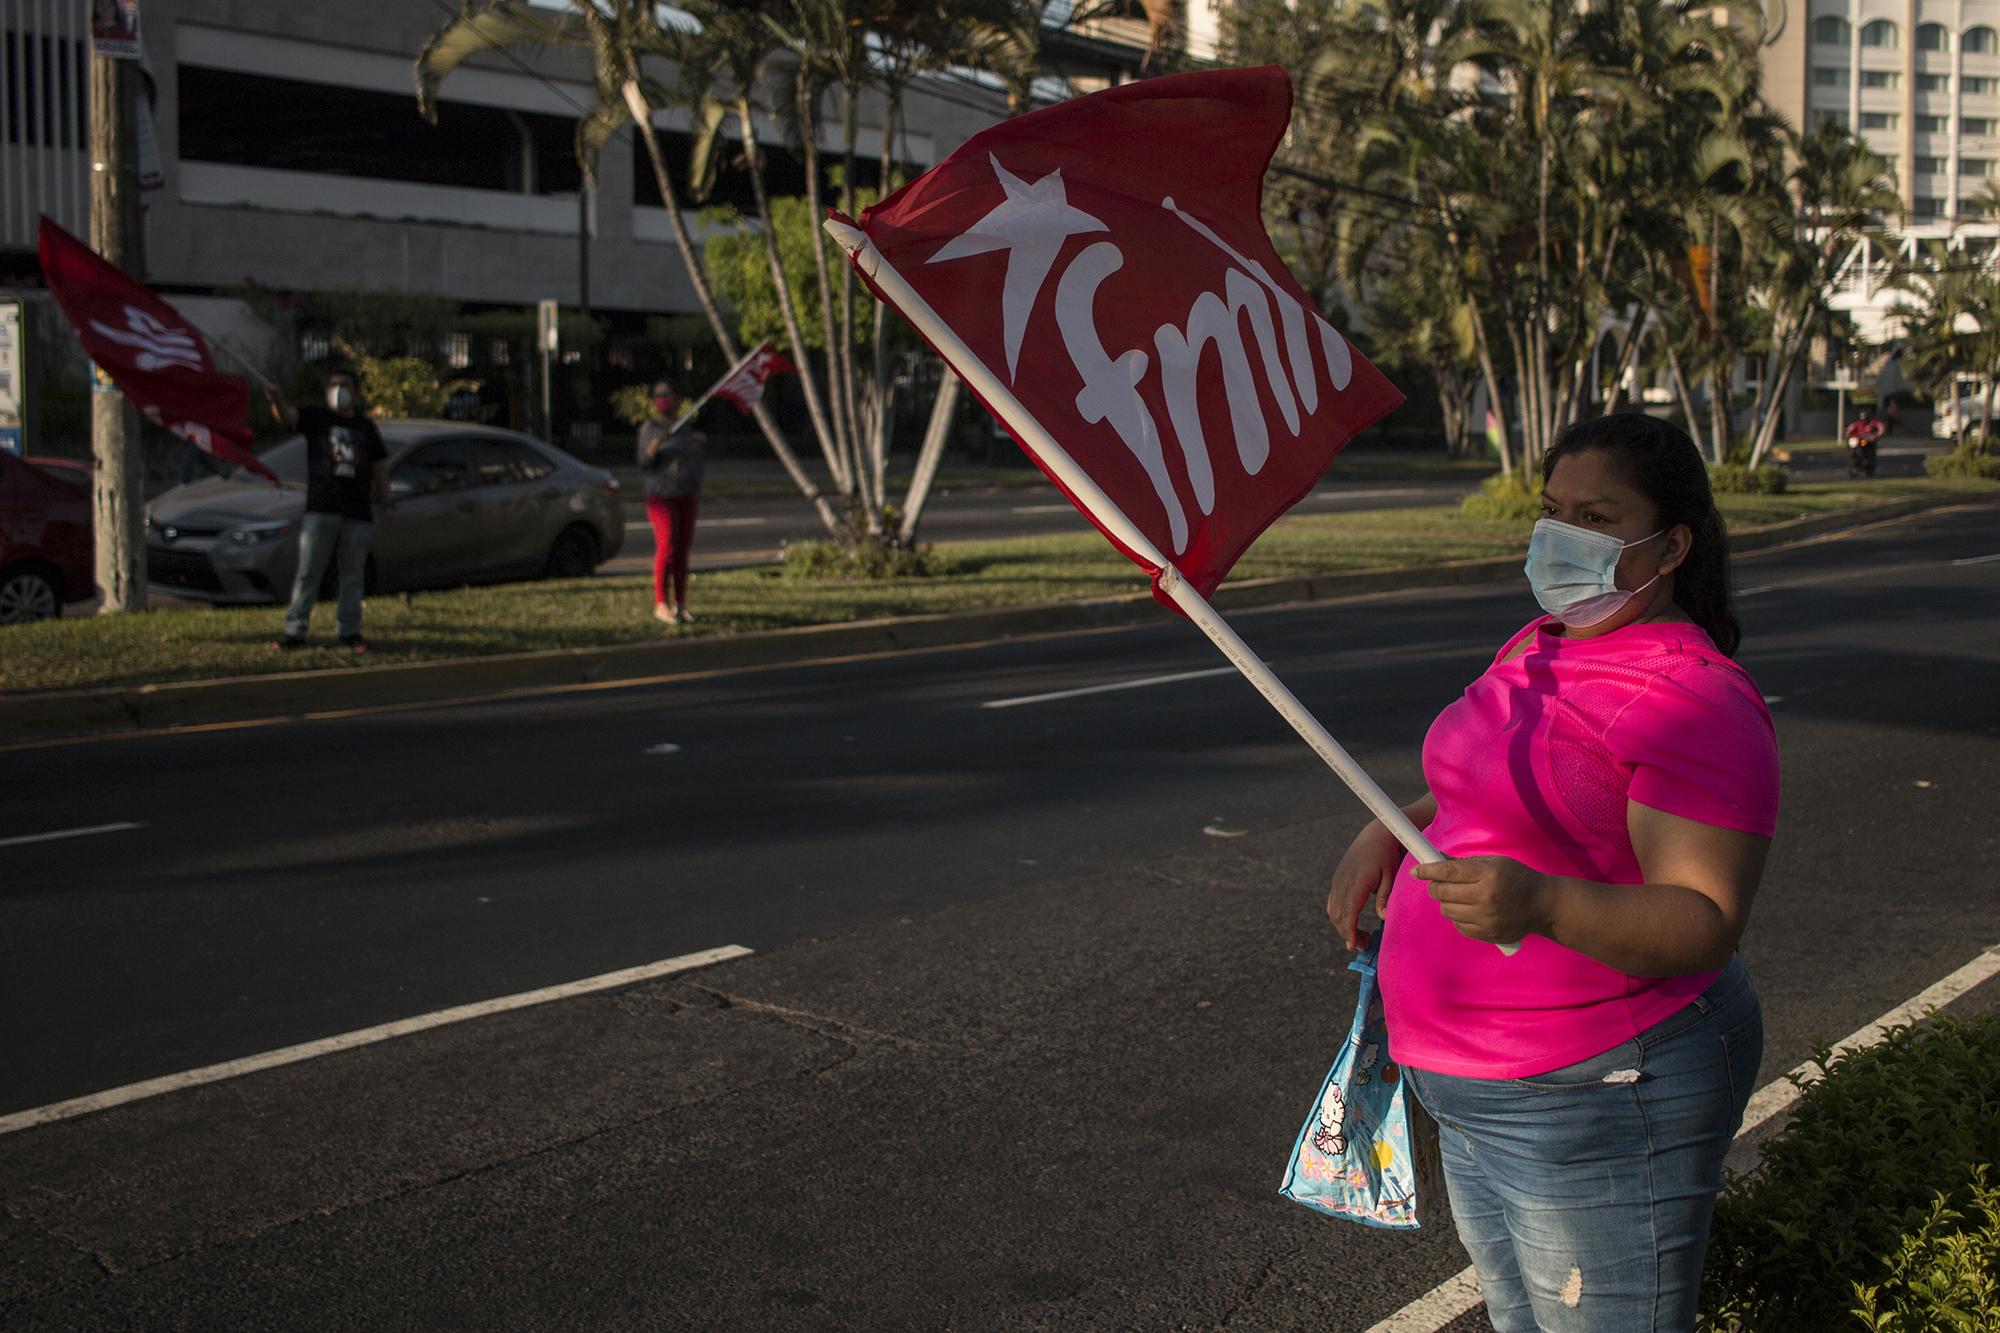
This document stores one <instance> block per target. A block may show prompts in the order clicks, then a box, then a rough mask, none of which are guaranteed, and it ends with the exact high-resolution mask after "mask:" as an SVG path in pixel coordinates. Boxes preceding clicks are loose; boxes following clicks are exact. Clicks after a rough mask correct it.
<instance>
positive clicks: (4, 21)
mask: <svg viewBox="0 0 2000 1333" xmlns="http://www.w3.org/2000/svg"><path fill="white" fill-rule="evenodd" d="M548 7H549V8H550V9H551V11H552V12H556V11H559V10H560V9H561V8H562V6H561V5H559V4H553V3H551V4H549V5H548ZM89 8H90V6H89V3H88V0H0V287H5V286H7V285H9V284H10V283H12V284H16V285H18V286H19V287H20V288H21V289H23V290H24V291H28V292H30V294H32V289H33V288H34V287H35V286H36V285H37V283H38V276H37V275H38V270H37V266H36V262H35V257H34V248H35V235H36V229H37V226H38V222H39V219H40V217H41V216H42V215H43V214H47V215H48V216H49V217H51V218H53V219H54V220H56V221H57V222H59V223H61V224H62V225H64V226H66V227H68V228H70V229H71V230H72V231H75V232H77V233H79V234H87V233H88V209H89V186H88V181H89V163H88V161H87V154H86V144H87V141H88V128H87V123H88V116H87V82H88V81H87V61H88V30H87V24H88V11H89ZM457 12H458V6H457V5H456V4H455V3H452V2H451V0H341V3H339V4H335V5H300V4H292V3H287V2H286V0H145V4H144V6H143V9H142V17H143V28H142V34H141V35H142V38H143V42H144V46H145V50H146V54H147V57H148V59H147V64H148V66H149V67H150V75H151V82H152V90H153V98H152V104H151V105H152V112H151V117H150V129H151V132H152V137H153V139H154V140H155V141H156V143H157V150H156V153H155V154H154V156H155V158H156V160H157V162H158V164H159V168H160V180H159V183H158V188H156V189H152V190H149V191H148V192H147V193H146V194H145V196H144V215H145V220H144V238H143V254H144V274H143V276H144V277H145V279H146V281H148V282H149V283H150V284H152V285H153V286H155V287H156V288H158V289H160V290H161V291H162V292H163V293H164V294H166V295H167V296H168V297H169V299H171V300H173V301H174V302H175V303H176V304H178V305H180V306H181V307H182V308H183V309H185V310H187V311H188V312H189V313H190V315H192V316H194V317H195V318H197V319H198V320H199V321H200V322H202V323H203V324H204V325H205V326H207V327H209V328H210V330H211V331H212V332H215V333H218V334H220V335H221V336H223V337H224V338H227V339H230V340H231V341H244V342H253V341H255V340H256V338H257V337H258V334H259V326H258V323H257V321H256V320H255V319H254V318H253V317H252V316H251V314H250V312H249V309H248V308H247V307H246V306H245V305H244V303H243V302H241V301H239V300H236V299H235V295H234V294H237V293H240V292H242V291H243V290H244V289H246V288H249V287H257V288H262V289H265V290H267V291H271V292H275V293H298V292H319V291H326V290H329V289H342V290H351V289H363V290H382V291H394V292H404V293H437V294H441V295H444V296H447V297H450V298H452V299H455V300H457V301H460V302H464V303H466V304H468V305H470V306H474V307H516V308H518V307H524V306H532V305H533V304H534V303H535V302H536V301H538V300H541V299H544V298H548V299H554V300H556V301H558V302H559V303H560V304H561V305H562V306H564V307H569V308H575V307H578V306H581V305H588V307H589V308H590V309H591V310H592V311H593V312H594V313H596V314H598V315H599V316H602V317H608V318H609V319H610V320H611V321H612V322H613V325H614V328H616V327H617V326H618V325H619V324H621V323H622V324H623V325H624V326H625V327H626V328H627V329H642V328H643V327H644V319H645V317H646V316H648V315H653V314H673V313H681V312H688V311H692V310H694V309H695V308H696V304H695V300H694V295H693V291H692V289H691V287H690V284H689V282H688V279H687V275H686V273H685V271H684V269H683V267H682V264H681V262H680V259H679V257H678V255H677V253H676V251H675V248H674V246H673V244H672V240H671V233H670V230H669V225H668V215H667V212H666V207H667V206H666V203H665V201H663V200H662V199H661V197H660V192H659V189H658V187H657V185H656V184H655V179H654V175H653V173H652V170H651V168H650V166H649V165H648V163H647V159H646V158H645V155H644V152H643V149H642V147H641V144H640V141H639V136H638V135H637V134H636V133H634V132H633V131H632V130H631V128H630V127H627V128H626V129H624V130H622V131H620V133H619V134H618V135H617V136H616V137H615V138H614V139H613V140H612V141H611V142H610V143H609V144H608V145H607V147H606V148H605V151H604V153H603V157H602V161H601V164H600V167H599V173H598V177H597V180H596V182H595V185H594V188H586V187H585V184H584V181H583V179H582V173H581V171H580V170H579V168H578V165H577V162H576V160H575V157H574V154H573V151H572V143H573V132H574V127H575V124H576V121H577V118H578V116H579V115H580V114H581V113H583V112H584V111H585V110H587V109H588V108H589V107H590V106H591V104H592V102H593V100H594V97H595V93H594V90H593V87H592V84H591V80H590V69H589V66H588V63H587V60H586V57H585V56H584V55H583V54H582V53H581V52H579V51H573V50H568V49H564V48H554V47H529V48H523V49H520V50H517V51H509V52H505V53H496V54H492V55H488V56H482V57H479V58H476V59H474V60H473V61H472V62H470V63H469V64H468V65H467V66H465V67H464V68H461V69H460V70H458V71H457V72H455V73H453V74H452V75H451V76H450V78H449V79H447V80H446V82H445V84H444V86H443V89H442V96H441V99H440V107H439V115H438V119H437V123H436V124H435V125H432V124H428V123H426V122H425V121H424V120H423V119H422V118H421V117H420V116H419V115H418V113H417V103H416V98H415V95H414V84H413V67H414V60H415V57H416V54H417V52H418V51H419V50H420V49H421V48H422V46H423V44H424V42H425V40H426V39H427V38H428V37H429V36H430V35H431V33H432V32H433V31H434V30H436V29H437V28H438V27H440V26H442V25H443V24H446V23H448V22H450V21H451V20H452V18H454V17H455V15H456V14H457ZM658 73H659V74H660V76H661V77H662V78H664V79H671V77H672V72H671V70H669V69H665V68H662V69H660V70H659V71H658ZM1004 113H1005V102H1004V99H1003V98H1002V97H1001V96H1000V95H999V93H998V92H997V91H995V90H994V89H991V88H988V87H984V86H981V85H980V84H978V83H977V82H973V81H968V80H965V79H960V78H943V79H935V80H927V81H922V82H920V83H919V84H918V85H916V86H915V87H913V88H912V89H911V90H910V92H909V94H908V100H907V104H906V110H905V123H904V124H903V125H902V126H900V127H899V133H898V134H897V136H896V144H895V148H896V156H897V158H898V159H899V160H901V161H902V162H904V163H905V164H907V165H908V166H910V167H914V168H919V169H920V168H923V167H926V166H929V165H930V164H931V163H933V162H935V161H936V160H937V159H938V158H939V157H940V156H942V155H943V154H945V153H948V152H949V151H950V150H951V149H953V148H955V147H957V146H958V144H959V143H961V142H962V141H963V140H964V139H965V138H966V137H967V136H968V135H970V134H971V133H973V132H974V131H976V130H977V129H979V128H981V127H982V126H985V125H987V124H990V123H992V122H993V121H994V120H996V119H998V118H999V117H1000V116H1001V115H1003V114H1004ZM654 119H655V123H656V125H657V126H658V129H659V132H660V135H661V137H662V139H663V141H664V146H665V148H666V151H667V157H668V160H669V161H670V162H671V163H672V164H673V165H674V166H675V167H676V169H677V170H678V171H679V172H680V173H681V177H680V180H679V181H677V182H676V187H677V188H681V187H682V185H683V183H684V181H685V168H686V166H687V162H688V156H689V149H690V145H691V142H692V141H691V138H690V135H689V125H690V122H689V117H688V113H687V112H685V111H683V110H678V109H672V108H666V109H661V110H660V111H658V112H657V113H656V115H655V117H654ZM830 119H833V120H834V121H835V124H833V125H832V126H830V127H829V128H828V129H827V132H826V133H827V136H828V137H827V138H826V139H825V140H823V142H822V144H821V147H822V150H823V151H826V152H828V153H829V154H831V155H833V156H834V157H836V158H837V156H838V151H839V150H838V147H837V145H836V143H835V142H834V141H833V136H837V134H838V133H839V129H838V123H837V120H838V118H837V117H830ZM860 121H861V140H862V144H863V149H864V151H863V159H864V160H863V161H862V162H861V163H860V165H859V169H858V170H857V172H856V175H857V177H858V178H859V180H860V182H861V183H862V184H863V185H864V186H867V185H872V184H873V181H874V175H875V170H876V167H875V163H876V158H877V154H878V151H879V144H880V135H881V129H880V126H881V122H882V104H881V101H880V99H878V98H876V97H874V96H873V95H870V96H867V97H864V98H863V99H862V102H861V109H860ZM762 137H763V138H764V149H765V154H766V158H767V161H768V163H769V168H768V169H769V175H770V178H771V181H772V185H773V189H774V191H775V192H776V193H780V194H786V193H801V192H802V191H803V181H804V176H803V171H802V169H801V167H800V165H799V163H798V160H797V159H796V157H795V156H794V155H793V154H792V153H790V152H789V151H788V150H786V149H785V147H784V146H783V143H782V136H781V135H780V134H779V133H778V132H777V131H776V129H775V128H773V127H770V126H766V127H764V133H763V136H762ZM712 202H721V203H733V204H737V205H739V206H740V207H742V209H743V210H744V211H745V212H746V213H747V212H749V211H751V195H750V192H749V186H748V178H747V176H745V175H744V174H743V173H741V172H740V171H737V172H731V171H728V170H725V171H724V172H723V173H722V174H721V176H720V179H719V184H718V188H717V192H716V197H715V199H714V200H713V201H712ZM674 203H675V206H676V207H678V208H679V209H681V210H682V211H683V213H684V215H685V216H686V218H687V221H688V222H689V224H690V226H691V227H693V228H694V229H695V230H696V232H697V234H698V235H699V234H700V232H701V225H700V222H699V218H698V216H697V210H696V205H695V203H694V201H692V200H689V199H686V198H681V199H677V200H676V201H674ZM586 284H587V288H586ZM263 332H264V336H265V337H266V338H268V336H269V332H268V330H264V331H263Z"/></svg>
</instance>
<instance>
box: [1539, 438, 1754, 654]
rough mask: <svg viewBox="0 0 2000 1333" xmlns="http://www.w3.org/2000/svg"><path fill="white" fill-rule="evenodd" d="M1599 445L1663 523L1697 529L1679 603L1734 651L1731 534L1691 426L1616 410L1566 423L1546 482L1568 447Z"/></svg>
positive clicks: (1594, 448) (1547, 459) (1736, 627)
mask: <svg viewBox="0 0 2000 1333" xmlns="http://www.w3.org/2000/svg"><path fill="white" fill-rule="evenodd" d="M1586 451H1589V452H1595V453H1602V454H1604V455H1605V456H1606V457H1608V458H1610V459H1612V460H1613V461H1614V463H1615V465H1616V467H1617V469H1618V471H1619V474H1620V475H1621V476H1623V477H1624V478H1625V480H1626V481H1627V482H1629V483H1630V484H1631V485H1632V486H1633V487H1634V488H1636V489H1637V490H1638V491H1639V492H1640V494H1642V495H1644V496H1645V497H1646V498H1647V499H1648V500H1651V501H1652V502H1653V506H1654V508H1656V509H1658V510H1659V511H1660V526H1662V527H1672V526H1673V525H1674V524H1676V523H1685V524H1687V526H1688V530H1689V531H1690V532H1691V533H1692V534H1693V535H1694V541H1693V543H1692V544H1691V545H1690V546H1689V547H1688V553H1687V558H1686V559H1685V560H1683V561H1682V562H1681V565H1680V567H1679V568H1678V569H1676V570H1675V571H1674V604H1675V605H1676V606H1678V607H1680V609H1681V610H1683V611H1685V612H1686V613H1687V617H1688V619H1689V620H1692V621H1693V622H1694V623H1695V624H1697V625H1699V626H1701V628H1702V629H1703V630H1704V631H1705V632H1706V633H1707V634H1708V637H1709V638H1711V639H1713V640H1715V646H1716V647H1717V648H1720V649H1721V650H1722V651H1723V652H1724V653H1725V654H1727V655H1728V656H1731V657H1734V656H1735V655H1736V647H1737V645H1738V644H1740V643H1741V642H1742V641H1743V627H1742V626H1741V625H1740V624H1738V623H1737V620H1736V609H1735V606H1734V605H1733V603H1732V601H1731V595H1730V588H1729V538H1728V535H1727V533H1726V532H1725V531H1724V530H1723V526H1722V515H1721V514H1720V513H1719V512H1718V511H1717V510H1716V507H1715V495H1714V492H1712V491H1710V490H1709V487H1708V465H1707V464H1706V463H1704V462H1703V461H1702V458H1701V450H1699V449H1697V448H1696V447H1695V443H1694V441H1693V440H1691V439H1689V438H1688V434H1687V432H1686V431H1684V430H1682V429H1681V428H1680V427H1678V426H1676V425H1674V424H1673V423H1672V422H1668V421H1662V420H1660V419H1659V418H1658V417H1649V416H1647V415H1645V414H1644V413H1642V412H1619V413H1616V414H1614V415H1612V416H1608V417H1598V418H1596V419H1595V420H1592V421H1578V422H1575V423H1574V424H1572V425H1569V426H1565V427H1564V428H1563V430H1562V433H1561V434H1559V435H1557V436H1556V442H1555V443H1554V444H1553V445H1551V446H1550V447H1549V451H1548V452H1547V453H1546V454H1543V455H1542V484H1543V485H1544V486H1546V485H1548V481H1549V475H1550V474H1551V473H1553V472H1554V471H1555V466H1556V463H1557V461H1558V460H1560V459H1561V458H1562V457H1563V456H1564V455H1566V454H1574V453H1583V452H1586Z"/></svg>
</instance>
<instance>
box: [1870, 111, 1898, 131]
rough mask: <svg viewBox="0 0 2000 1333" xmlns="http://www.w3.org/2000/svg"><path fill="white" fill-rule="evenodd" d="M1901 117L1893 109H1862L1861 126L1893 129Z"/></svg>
mask: <svg viewBox="0 0 2000 1333" xmlns="http://www.w3.org/2000/svg"><path fill="white" fill-rule="evenodd" d="M1899 119H1901V117H1899V116H1897V115H1896V113H1895V112H1893V111H1864V112H1862V113H1861V128H1862V129H1864V130H1893V129H1895V128H1896V122H1897V121H1898V120H1899Z"/></svg>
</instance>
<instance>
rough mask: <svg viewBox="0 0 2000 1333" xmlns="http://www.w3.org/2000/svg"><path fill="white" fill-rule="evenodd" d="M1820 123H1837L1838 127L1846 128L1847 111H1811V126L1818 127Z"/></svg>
mask: <svg viewBox="0 0 2000 1333" xmlns="http://www.w3.org/2000/svg"><path fill="white" fill-rule="evenodd" d="M1821 125H1838V126H1840V128H1842V129H1846V128H1847V113H1846V112H1845V111H1827V110H1824V109H1822V110H1819V111H1815V112H1813V128H1814V129H1818V128H1819V127H1820V126H1821Z"/></svg>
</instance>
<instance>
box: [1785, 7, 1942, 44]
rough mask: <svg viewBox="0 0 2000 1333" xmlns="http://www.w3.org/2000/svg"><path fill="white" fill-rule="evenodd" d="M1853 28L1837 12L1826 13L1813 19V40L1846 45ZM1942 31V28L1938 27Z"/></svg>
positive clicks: (1821, 42) (1820, 42)
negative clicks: (1822, 16) (1824, 15)
mask: <svg viewBox="0 0 2000 1333" xmlns="http://www.w3.org/2000/svg"><path fill="white" fill-rule="evenodd" d="M1852 31H1853V29H1851V28H1849V27H1848V26H1847V20H1846V19H1844V18H1842V17H1840V15H1838V14H1828V15H1827V16H1826V17H1825V18H1819V19H1814V20H1813V40H1814V41H1815V42H1818V43H1819V44H1820V45H1821V46H1846V45H1847V43H1848V41H1849V34H1850V33H1851V32H1852ZM1938 31H1939V32H1943V31H1944V29H1943V28H1939V29H1938Z"/></svg>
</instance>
